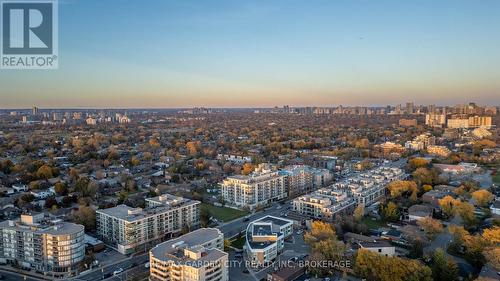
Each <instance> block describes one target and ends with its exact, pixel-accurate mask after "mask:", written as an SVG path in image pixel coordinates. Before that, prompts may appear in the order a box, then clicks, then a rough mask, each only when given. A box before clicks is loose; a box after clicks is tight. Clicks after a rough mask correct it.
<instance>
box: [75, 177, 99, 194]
mask: <svg viewBox="0 0 500 281" xmlns="http://www.w3.org/2000/svg"><path fill="white" fill-rule="evenodd" d="M97 189H98V186H97V184H95V183H94V182H91V181H90V180H89V179H88V178H85V177H82V178H79V179H78V180H77V181H76V183H75V191H76V192H78V193H80V197H94V196H95V195H96V192H97Z"/></svg>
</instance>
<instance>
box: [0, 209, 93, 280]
mask: <svg viewBox="0 0 500 281" xmlns="http://www.w3.org/2000/svg"><path fill="white" fill-rule="evenodd" d="M84 235H85V233H84V227H83V225H79V224H74V223H68V222H62V221H60V220H50V219H49V218H46V217H45V216H44V214H24V215H21V218H20V219H18V220H8V221H3V222H0V263H2V264H12V265H19V266H21V267H24V268H30V269H33V270H35V271H37V272H39V273H42V274H45V275H47V276H50V277H54V278H65V277H69V276H74V275H75V274H76V273H77V272H78V269H79V266H80V265H81V262H82V261H83V259H84V257H85V243H84Z"/></svg>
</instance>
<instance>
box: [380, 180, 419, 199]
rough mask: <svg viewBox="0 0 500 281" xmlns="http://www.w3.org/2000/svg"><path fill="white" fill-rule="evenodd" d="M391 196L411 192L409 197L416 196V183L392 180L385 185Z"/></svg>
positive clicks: (399, 195) (394, 196)
mask: <svg viewBox="0 0 500 281" xmlns="http://www.w3.org/2000/svg"><path fill="white" fill-rule="evenodd" d="M387 189H389V192H390V193H391V197H392V198H398V197H401V196H402V195H403V194H405V193H411V197H414V198H415V199H416V198H417V192H418V188H417V184H416V183H415V182H414V181H393V182H391V183H389V184H388V185H387Z"/></svg>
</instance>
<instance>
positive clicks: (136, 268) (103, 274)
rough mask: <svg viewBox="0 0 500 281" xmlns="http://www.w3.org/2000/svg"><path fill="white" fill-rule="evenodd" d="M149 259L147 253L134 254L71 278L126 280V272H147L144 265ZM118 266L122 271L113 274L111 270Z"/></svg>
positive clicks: (134, 273) (90, 280) (87, 280)
mask: <svg viewBox="0 0 500 281" xmlns="http://www.w3.org/2000/svg"><path fill="white" fill-rule="evenodd" d="M148 261H149V255H148V254H143V255H139V256H134V257H131V258H128V259H125V260H122V261H119V262H117V263H115V264H111V265H107V266H104V267H102V268H97V269H95V270H93V271H91V272H89V273H84V274H80V275H79V276H78V277H77V278H74V279H73V280H82V281H94V280H102V279H105V278H106V280H127V275H128V274H133V275H136V274H139V273H141V272H147V271H148V269H147V268H145V267H144V265H145V264H146V263H147V262H148ZM118 268H122V269H124V272H122V273H120V274H118V275H117V276H113V272H114V271H115V270H117V269H118Z"/></svg>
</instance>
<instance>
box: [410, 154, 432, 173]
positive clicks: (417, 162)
mask: <svg viewBox="0 0 500 281" xmlns="http://www.w3.org/2000/svg"><path fill="white" fill-rule="evenodd" d="M428 165H429V161H428V160H427V159H425V158H421V157H415V158H412V159H410V160H409V161H408V166H409V168H410V170H411V171H415V170H416V169H418V168H425V167H427V166H428Z"/></svg>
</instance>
